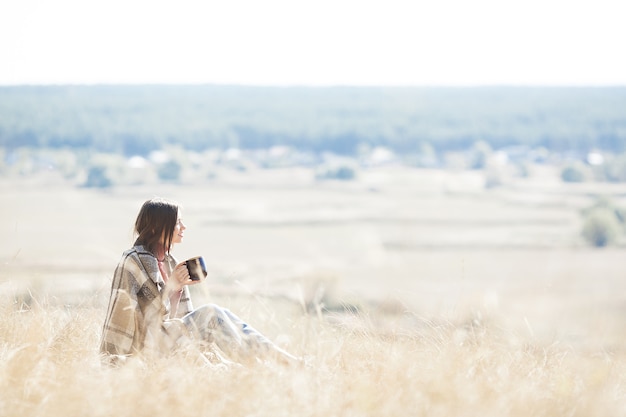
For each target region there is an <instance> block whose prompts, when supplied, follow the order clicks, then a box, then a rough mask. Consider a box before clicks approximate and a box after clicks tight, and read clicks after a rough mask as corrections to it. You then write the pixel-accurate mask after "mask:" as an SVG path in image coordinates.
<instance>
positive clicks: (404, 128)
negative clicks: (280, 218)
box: [0, 85, 626, 156]
mask: <svg viewBox="0 0 626 417" xmlns="http://www.w3.org/2000/svg"><path fill="white" fill-rule="evenodd" d="M478 141H484V142H486V143H488V144H489V145H490V146H491V147H492V148H493V149H500V148H504V147H509V146H527V147H531V148H536V147H544V148H546V149H548V150H550V151H554V152H567V151H572V152H586V151H589V150H592V149H597V150H603V151H608V152H614V153H622V152H624V151H626V88H624V87H615V88H609V87H606V88H527V87H477V88H400V87H393V88H392V87H384V88H383V87H380V88H378V87H327V88H306V87H285V88H281V87H244V86H214V85H193V86H191V85H190V86H183V85H176V86H174V85H171V86H161V85H145V86H139V85H135V86H18V87H0V147H3V148H5V149H7V150H11V149H16V148H20V147H43V148H84V149H89V150H94V151H98V152H109V153H117V154H122V155H126V156H132V155H147V154H149V153H150V152H151V151H153V150H155V149H161V148H163V147H165V146H168V145H178V146H181V147H183V148H185V149H189V150H198V151H202V150H205V149H211V148H218V149H226V148H232V147H236V148H241V149H261V148H269V147H272V146H276V145H283V146H290V147H293V148H297V149H301V150H303V151H310V152H324V151H329V152H334V153H337V154H342V155H354V154H355V153H356V152H358V149H359V147H362V146H364V145H365V146H368V145H369V146H372V147H373V146H385V147H388V148H390V149H392V150H393V151H395V152H398V153H415V152H419V150H420V149H422V148H423V147H424V146H428V147H432V149H434V150H435V151H436V152H445V151H448V150H450V151H455V150H463V149H468V148H470V147H471V146H473V145H474V144H475V143H476V142H478Z"/></svg>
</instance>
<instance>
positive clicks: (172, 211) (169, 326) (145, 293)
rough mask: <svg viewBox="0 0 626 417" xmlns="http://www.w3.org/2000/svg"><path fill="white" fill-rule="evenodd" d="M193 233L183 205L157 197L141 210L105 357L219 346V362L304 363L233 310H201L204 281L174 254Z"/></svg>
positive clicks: (114, 289) (111, 310)
mask: <svg viewBox="0 0 626 417" xmlns="http://www.w3.org/2000/svg"><path fill="white" fill-rule="evenodd" d="M185 229H186V227H185V225H184V224H183V222H182V220H181V218H180V209H179V207H178V205H177V204H176V203H174V202H172V201H168V200H164V199H160V198H155V199H151V200H148V201H146V202H145V203H144V204H143V206H142V207H141V210H140V211H139V215H138V216H137V220H136V221H135V232H136V234H137V240H136V242H135V244H134V246H133V247H132V248H130V249H128V250H127V251H125V252H124V253H123V255H122V259H121V260H120V262H119V264H118V266H117V268H116V269H115V274H114V277H113V282H112V285H111V297H110V300H109V306H108V311H107V315H106V319H105V322H104V327H103V332H102V340H101V344H100V351H101V352H102V353H103V354H104V357H105V358H106V359H108V361H109V362H110V363H119V362H122V361H124V360H125V359H126V358H128V357H130V356H132V355H134V354H137V353H139V352H143V353H147V352H150V353H152V354H154V353H157V354H163V353H166V352H171V351H172V350H173V349H175V348H176V347H177V346H181V344H183V341H185V340H187V341H190V340H191V341H195V342H198V344H205V345H207V346H217V347H218V349H213V351H212V355H211V357H213V358H219V360H220V361H226V362H229V360H234V361H237V362H241V361H247V360H250V359H253V360H254V359H257V358H258V359H264V358H268V357H273V358H276V359H279V360H284V361H286V362H295V361H297V358H296V357H294V356H293V355H291V354H289V353H287V352H286V351H284V350H282V349H281V348H279V347H278V346H276V345H275V344H274V343H272V342H271V341H270V340H268V339H267V338H266V337H265V336H263V335H262V334H261V333H259V332H258V331H257V330H255V329H254V328H252V327H250V326H248V325H247V324H246V323H244V322H243V321H242V320H241V319H240V318H239V317H237V316H236V315H235V314H233V313H232V312H230V311H229V310H227V309H224V308H222V307H220V306H217V305H214V304H207V305H204V306H201V307H199V308H197V309H195V310H194V308H193V305H192V303H191V297H190V292H189V285H194V284H197V283H198V282H200V281H193V280H191V279H190V276H189V271H188V270H187V267H186V265H185V262H181V263H178V262H177V261H176V260H175V259H174V257H173V256H172V255H171V253H170V251H171V249H172V246H173V245H174V244H176V243H181V242H182V241H183V234H184V231H185ZM224 356H226V357H227V358H228V359H224Z"/></svg>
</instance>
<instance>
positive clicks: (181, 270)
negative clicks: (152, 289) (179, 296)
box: [167, 262, 200, 291]
mask: <svg viewBox="0 0 626 417" xmlns="http://www.w3.org/2000/svg"><path fill="white" fill-rule="evenodd" d="M199 282H200V281H193V280H192V279H191V278H190V277H189V270H188V269H187V265H185V262H181V263H179V264H178V265H176V266H175V267H174V270H173V271H172V276H171V277H170V279H169V280H168V281H167V285H168V286H169V287H170V288H171V289H172V291H180V290H181V289H182V288H183V287H184V286H185V285H194V284H197V283H199Z"/></svg>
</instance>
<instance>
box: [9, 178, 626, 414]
mask: <svg viewBox="0 0 626 417" xmlns="http://www.w3.org/2000/svg"><path fill="white" fill-rule="evenodd" d="M0 192H1V195H2V209H1V210H2V212H1V214H2V218H3V221H2V222H1V223H0V232H1V233H2V236H3V237H4V239H3V240H2V244H1V246H0V260H1V262H2V264H1V267H0V268H1V269H0V299H1V307H0V310H1V313H2V315H1V316H0V317H1V319H0V341H1V345H0V364H1V365H0V372H1V373H2V378H1V379H0V381H1V382H0V383H1V384H2V390H1V393H2V394H0V415H2V416H72V415H94V416H111V415H116V416H124V415H129V416H130V415H133V416H143V415H146V416H148V415H150V416H161V415H163V416H165V415H172V414H175V415H178V416H184V415H194V416H196V415H211V416H217V415H225V416H266V415H267V416H277V415H289V416H292V415H297V416H301V415H302V416H328V415H342V416H376V415H380V416H390V415H398V416H400V415H410V416H451V415H456V416H529V415H532V416H622V415H625V413H626V372H625V371H626V293H625V292H624V289H625V288H626V270H625V269H624V265H625V262H624V258H625V257H624V241H623V239H622V241H621V242H619V244H618V245H617V246H613V247H609V248H605V249H595V248H592V247H589V246H588V245H587V244H586V243H585V242H584V241H583V240H582V238H581V237H580V229H581V223H582V218H581V216H580V210H581V209H583V208H585V207H587V206H589V205H591V204H592V203H593V199H594V197H595V196H597V195H607V196H610V197H612V198H613V201H614V202H616V203H618V204H621V205H622V206H624V205H626V186H624V185H616V184H598V183H584V184H563V183H561V182H560V180H559V179H558V177H557V175H556V174H555V172H553V171H552V170H551V169H550V168H547V167H534V168H533V170H532V171H531V175H530V176H529V177H528V178H509V179H508V180H507V181H506V182H505V184H504V185H503V186H502V187H498V188H493V189H485V187H484V178H483V176H482V173H480V172H465V171H464V172H453V171H429V170H412V169H406V168H377V169H371V170H365V171H362V172H361V173H360V175H359V177H358V178H357V180H355V181H349V182H333V181H322V182H320V181H316V180H315V178H314V174H313V173H312V172H311V171H310V170H306V169H290V170H286V169H276V170H260V171H252V172H250V171H249V172H233V171H228V172H227V171H225V172H223V173H219V175H217V176H216V178H215V179H213V180H210V181H208V180H207V181H193V180H189V181H186V183H185V184H182V185H143V186H136V187H120V188H113V189H110V190H106V191H102V190H92V189H83V188H78V187H75V186H72V185H68V184H66V183H64V182H63V181H61V180H60V179H58V178H56V177H55V176H54V175H43V176H41V177H39V178H29V179H19V180H12V181H9V180H2V181H0ZM155 195H158V196H163V197H167V198H171V199H174V200H177V201H178V202H179V203H181V204H182V205H183V210H184V211H183V217H184V221H185V223H186V225H187V227H188V229H187V231H186V232H185V233H186V235H185V242H184V243H183V244H182V245H180V246H179V247H176V248H175V249H174V255H175V256H177V257H178V258H179V259H180V260H182V259H185V258H187V257H191V256H195V255H203V256H204V257H205V258H206V260H207V262H208V269H209V278H208V280H207V282H206V283H204V284H202V285H201V286H197V287H195V288H193V292H194V301H195V304H196V305H199V304H201V303H203V302H205V301H209V300H210V301H213V302H217V303H219V304H221V305H224V306H226V307H228V308H230V309H231V310H233V311H235V312H236V313H238V314H239V315H241V316H242V317H243V318H244V319H246V320H247V321H248V322H249V323H250V324H252V325H253V326H255V327H257V328H259V329H260V330H261V331H263V332H264V333H266V334H267V335H268V336H270V337H271V338H273V339H274V340H276V341H277V343H278V344H280V345H281V346H283V347H285V348H286V349H288V350H289V351H291V352H293V353H294V354H296V355H299V356H303V357H305V358H306V362H307V365H306V366H296V367H288V366H284V365H280V364H272V363H264V364H258V365H254V366H247V367H243V368H232V369H221V368H207V367H202V366H199V365H198V364H197V363H195V362H193V361H191V360H189V358H186V357H184V356H182V355H181V356H180V357H179V356H175V357H173V358H168V359H167V360H165V359H163V360H152V361H140V360H138V361H135V362H133V363H131V364H129V365H128V366H126V367H124V368H121V369H108V368H103V367H101V366H100V362H99V358H98V354H97V346H98V338H99V332H100V326H101V325H102V320H103V319H104V314H105V309H106V302H107V297H108V292H109V285H110V279H111V276H112V273H113V269H114V268H115V265H116V263H117V261H118V259H119V257H120V255H121V253H122V251H123V250H125V249H126V248H128V247H129V246H131V244H132V240H133V236H132V225H133V221H134V218H135V216H136V214H137V211H138V210H139V207H140V205H141V203H142V202H143V201H144V200H146V199H148V198H150V197H152V196H155Z"/></svg>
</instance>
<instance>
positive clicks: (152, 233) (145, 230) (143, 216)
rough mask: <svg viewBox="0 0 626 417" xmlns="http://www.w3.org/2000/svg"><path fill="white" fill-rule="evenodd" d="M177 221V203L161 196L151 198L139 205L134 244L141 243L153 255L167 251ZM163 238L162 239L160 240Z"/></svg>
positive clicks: (170, 244)
mask: <svg viewBox="0 0 626 417" xmlns="http://www.w3.org/2000/svg"><path fill="white" fill-rule="evenodd" d="M177 221H178V204H177V203H175V202H173V201H169V200H166V199H163V198H153V199H151V200H148V201H146V202H145V203H143V206H141V210H139V214H138V215H137V220H136V221H135V232H136V233H137V241H136V242H135V244H136V245H142V246H144V247H145V248H146V249H148V250H149V251H150V252H152V253H153V254H154V255H155V256H157V255H161V254H159V252H161V251H163V252H164V253H163V254H165V253H168V252H169V251H170V249H171V246H172V235H173V234H174V228H175V227H176V222H177ZM162 240H163V241H162Z"/></svg>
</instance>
